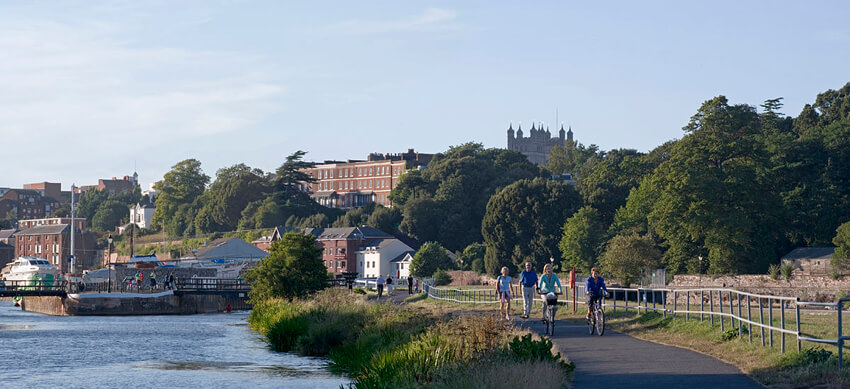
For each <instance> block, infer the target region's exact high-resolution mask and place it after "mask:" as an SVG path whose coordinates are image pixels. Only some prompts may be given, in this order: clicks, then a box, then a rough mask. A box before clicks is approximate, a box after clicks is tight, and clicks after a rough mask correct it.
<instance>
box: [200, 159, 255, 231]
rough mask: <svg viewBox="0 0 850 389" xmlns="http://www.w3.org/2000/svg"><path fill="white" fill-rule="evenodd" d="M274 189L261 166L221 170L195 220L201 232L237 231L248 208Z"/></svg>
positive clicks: (238, 165) (236, 166)
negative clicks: (244, 211) (259, 167)
mask: <svg viewBox="0 0 850 389" xmlns="http://www.w3.org/2000/svg"><path fill="white" fill-rule="evenodd" d="M270 189H271V188H270V186H269V185H268V182H267V181H266V179H265V178H264V176H263V171H262V170H260V169H251V168H250V167H248V166H247V165H245V164H242V163H240V164H236V165H233V166H231V167H227V168H222V169H219V170H218V172H217V173H216V179H215V181H214V182H213V183H212V185H210V187H209V189H207V191H206V192H204V194H203V196H202V198H201V202H202V203H203V204H204V205H203V207H202V208H201V210H200V211H199V212H198V217H197V218H196V220H195V226H196V228H197V229H198V230H199V232H214V231H232V230H235V229H236V228H237V226H238V222H239V219H240V217H241V216H242V211H243V210H244V209H245V207H246V206H247V205H248V204H249V203H251V202H252V201H258V200H261V199H263V198H264V197H265V196H266V195H267V193H268V192H269V191H270Z"/></svg>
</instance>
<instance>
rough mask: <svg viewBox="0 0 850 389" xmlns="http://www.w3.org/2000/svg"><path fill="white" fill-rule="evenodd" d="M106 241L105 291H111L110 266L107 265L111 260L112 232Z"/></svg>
mask: <svg viewBox="0 0 850 389" xmlns="http://www.w3.org/2000/svg"><path fill="white" fill-rule="evenodd" d="M106 242H107V243H108V245H107V249H108V250H109V254H108V255H107V257H106V261H107V264H106V275H107V276H106V293H112V268H111V267H109V262H112V234H109V237H108V238H106Z"/></svg>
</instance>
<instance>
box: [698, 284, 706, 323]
mask: <svg viewBox="0 0 850 389" xmlns="http://www.w3.org/2000/svg"><path fill="white" fill-rule="evenodd" d="M704 311H705V291H704V290H700V291H699V321H702V313H703V312H704Z"/></svg>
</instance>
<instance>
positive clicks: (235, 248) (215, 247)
mask: <svg viewBox="0 0 850 389" xmlns="http://www.w3.org/2000/svg"><path fill="white" fill-rule="evenodd" d="M193 253H194V256H195V257H196V258H203V259H223V258H234V259H235V258H254V259H260V258H265V257H267V256H268V255H269V253H267V252H265V251H263V250H260V249H258V248H256V247H254V245H252V244H250V243H248V242H246V241H244V240H242V239H239V238H235V237H234V238H221V239H216V240H214V241H212V242H209V243H207V244H206V245H205V246H203V247H200V248H198V249H197V250H194V251H193Z"/></svg>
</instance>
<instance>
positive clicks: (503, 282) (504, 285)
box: [496, 276, 511, 291]
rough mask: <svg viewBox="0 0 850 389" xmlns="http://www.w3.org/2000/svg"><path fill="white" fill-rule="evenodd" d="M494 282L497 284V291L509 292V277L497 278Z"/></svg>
mask: <svg viewBox="0 0 850 389" xmlns="http://www.w3.org/2000/svg"><path fill="white" fill-rule="evenodd" d="M496 282H497V283H498V284H499V291H510V290H511V276H506V277H502V276H499V278H497V279H496Z"/></svg>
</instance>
